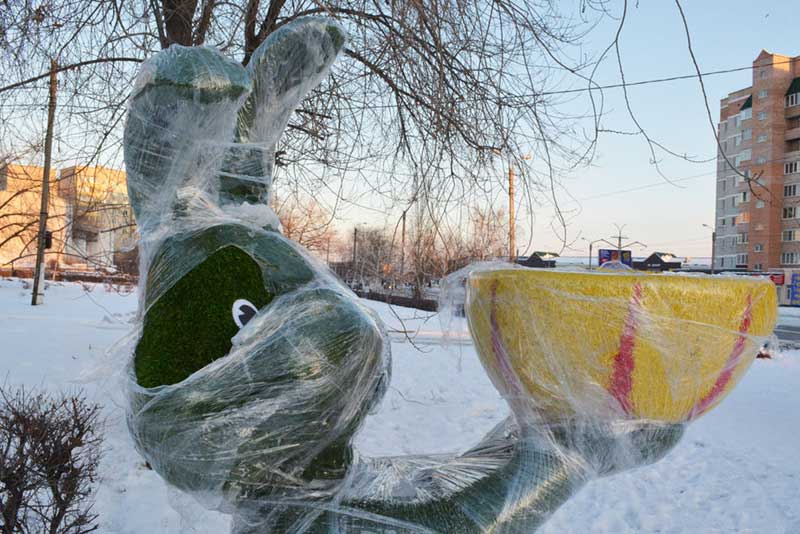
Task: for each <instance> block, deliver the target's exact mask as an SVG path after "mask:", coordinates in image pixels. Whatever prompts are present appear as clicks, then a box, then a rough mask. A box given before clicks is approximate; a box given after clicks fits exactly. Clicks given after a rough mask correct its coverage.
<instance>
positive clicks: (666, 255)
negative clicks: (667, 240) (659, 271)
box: [651, 252, 680, 261]
mask: <svg viewBox="0 0 800 534" xmlns="http://www.w3.org/2000/svg"><path fill="white" fill-rule="evenodd" d="M653 254H655V255H656V256H658V257H659V258H661V259H662V260H664V261H672V260H674V259H676V256H675V254H673V253H672V252H653ZM651 255H652V254H651ZM678 261H680V260H678Z"/></svg>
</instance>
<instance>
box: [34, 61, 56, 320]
mask: <svg viewBox="0 0 800 534" xmlns="http://www.w3.org/2000/svg"><path fill="white" fill-rule="evenodd" d="M56 69H58V65H57V64H56V62H55V60H54V59H51V60H50V98H49V101H48V103H47V134H46V135H45V138H44V173H43V176H42V204H41V209H40V210H39V235H38V236H37V239H36V265H35V268H34V273H33V294H32V295H31V306H36V305H37V304H43V303H44V246H45V240H46V236H47V206H48V203H49V202H50V157H51V154H52V151H53V122H54V121H55V116H56V86H57V82H58V80H57V79H56ZM40 290H41V294H40V293H39V291H40Z"/></svg>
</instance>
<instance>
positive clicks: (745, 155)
mask: <svg viewBox="0 0 800 534" xmlns="http://www.w3.org/2000/svg"><path fill="white" fill-rule="evenodd" d="M752 157H753V151H752V150H751V149H749V148H748V149H745V150H742V151H741V152H739V153H738V154H736V158H734V162H735V164H736V166H737V167H738V166H739V165H741V164H742V162H743V161H748V160H749V159H750V158H752Z"/></svg>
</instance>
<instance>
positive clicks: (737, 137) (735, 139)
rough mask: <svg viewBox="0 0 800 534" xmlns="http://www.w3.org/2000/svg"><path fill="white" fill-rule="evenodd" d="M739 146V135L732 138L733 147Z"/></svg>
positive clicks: (740, 137)
mask: <svg viewBox="0 0 800 534" xmlns="http://www.w3.org/2000/svg"><path fill="white" fill-rule="evenodd" d="M741 144H742V136H741V134H740V135H735V136H734V137H733V146H739V145H741Z"/></svg>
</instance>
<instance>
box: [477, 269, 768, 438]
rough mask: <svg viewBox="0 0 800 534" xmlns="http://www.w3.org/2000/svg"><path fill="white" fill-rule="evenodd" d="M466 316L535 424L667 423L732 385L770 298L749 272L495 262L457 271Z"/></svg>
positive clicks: (762, 333)
mask: <svg viewBox="0 0 800 534" xmlns="http://www.w3.org/2000/svg"><path fill="white" fill-rule="evenodd" d="M466 313H467V318H468V322H469V327H470V331H471V333H472V337H473V339H474V340H475V343H476V346H477V349H478V353H479V356H480V358H481V361H482V362H483V365H484V367H485V368H486V370H487V372H488V373H489V376H490V377H491V379H492V381H493V382H494V384H495V386H496V387H497V388H498V389H499V390H500V391H501V393H503V394H504V395H505V396H506V397H507V398H509V400H511V401H512V402H514V399H515V398H516V399H525V400H526V402H529V403H530V404H531V405H532V406H533V410H534V413H535V414H536V415H537V416H538V417H541V418H542V419H543V420H544V421H551V422H557V421H564V420H568V419H571V418H574V417H576V416H580V417H584V416H592V417H599V418H606V419H617V418H630V419H649V420H654V421H663V422H674V423H677V422H683V421H689V420H691V419H694V418H696V417H698V416H700V415H702V414H703V413H705V412H707V411H708V410H710V409H712V408H713V407H714V406H716V405H717V404H718V403H719V402H720V401H721V400H722V398H723V397H724V396H725V395H727V394H728V393H729V392H730V391H731V390H732V389H733V387H734V386H735V385H736V383H737V382H738V381H739V380H740V379H741V378H742V376H743V375H744V373H745V372H746V371H747V369H748V367H749V366H750V364H751V363H752V362H753V360H754V358H755V356H756V354H757V352H758V350H759V348H760V346H761V344H762V343H764V341H766V338H767V337H768V336H770V335H771V334H772V330H773V328H774V326H775V320H776V316H777V306H776V292H775V287H774V285H773V284H772V282H770V281H769V280H766V279H760V278H752V277H719V276H717V277H711V276H693V275H672V274H646V273H632V272H614V273H609V272H592V273H588V272H562V271H551V270H535V269H501V270H489V271H478V272H474V273H472V274H471V275H470V276H469V278H468V280H467V301H466Z"/></svg>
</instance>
